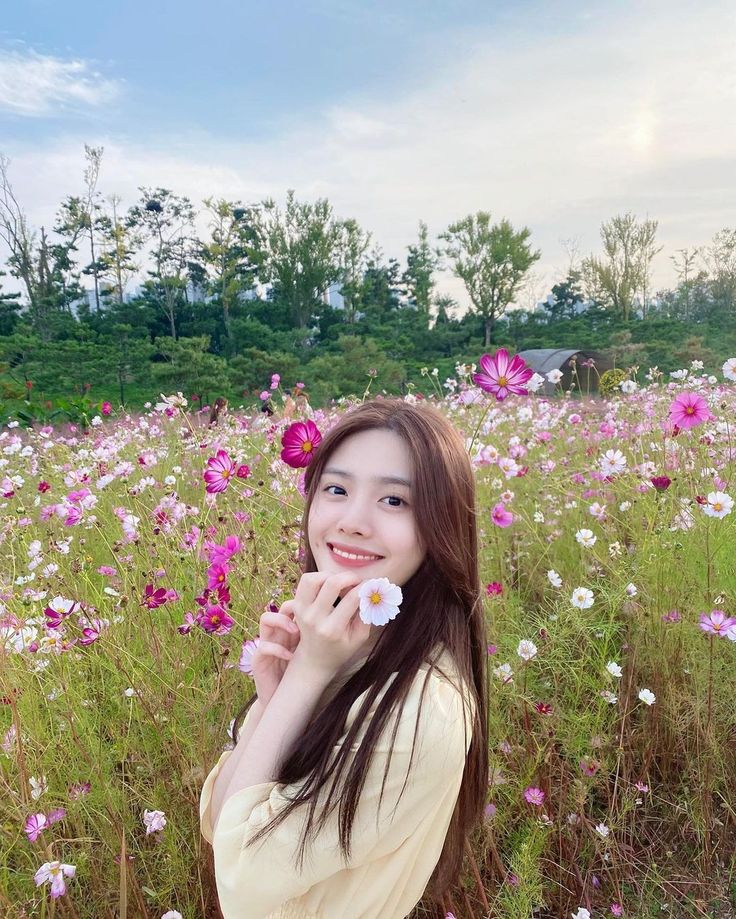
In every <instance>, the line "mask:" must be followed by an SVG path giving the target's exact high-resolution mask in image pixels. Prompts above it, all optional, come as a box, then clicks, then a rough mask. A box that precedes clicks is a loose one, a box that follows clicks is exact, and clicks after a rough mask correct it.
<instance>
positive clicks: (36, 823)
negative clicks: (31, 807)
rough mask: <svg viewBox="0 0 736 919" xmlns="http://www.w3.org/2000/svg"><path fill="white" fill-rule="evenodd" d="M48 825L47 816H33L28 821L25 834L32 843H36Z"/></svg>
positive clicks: (24, 829) (24, 828)
mask: <svg viewBox="0 0 736 919" xmlns="http://www.w3.org/2000/svg"><path fill="white" fill-rule="evenodd" d="M48 825H49V822H48V820H47V819H46V814H31V816H30V817H28V819H27V820H26V823H25V826H24V827H23V832H24V833H25V834H26V836H27V837H28V839H29V841H30V842H35V841H36V840H37V839H38V837H39V836H40V835H41V833H42V832H43V831H44V830H45V829H46V828H47V827H48Z"/></svg>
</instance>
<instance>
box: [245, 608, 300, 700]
mask: <svg viewBox="0 0 736 919" xmlns="http://www.w3.org/2000/svg"><path fill="white" fill-rule="evenodd" d="M293 603H294V601H293V600H286V602H284V603H282V604H281V607H280V608H279V611H278V612H277V613H272V612H270V611H269V612H265V613H263V614H262V615H261V618H260V621H259V632H258V637H259V639H260V640H259V642H258V647H257V648H256V650H255V651H254V652H253V656H252V657H251V670H252V674H253V679H254V680H255V684H256V694H257V696H258V700H259V702H260V703H261V705H262V706H263V707H264V708H265V707H266V705H268V703H269V701H270V699H271V696H272V695H273V694H274V693H275V692H276V688H277V687H278V685H279V683H280V682H281V679H282V677H283V675H284V673H286V668H287V667H288V666H289V661H290V660H291V658H292V657H293V655H294V651H295V650H296V647H297V645H298V644H299V641H300V639H301V633H300V631H299V626H298V625H297V624H296V622H294V608H293Z"/></svg>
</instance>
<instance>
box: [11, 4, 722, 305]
mask: <svg viewBox="0 0 736 919" xmlns="http://www.w3.org/2000/svg"><path fill="white" fill-rule="evenodd" d="M3 6H4V9H3V13H2V17H0V153H3V154H5V155H6V156H7V157H9V159H10V168H9V173H10V178H11V181H12V183H13V187H14V191H15V194H16V197H17V198H18V200H19V201H20V202H21V204H22V206H23V209H24V210H25V212H26V214H27V216H28V219H29V223H30V224H31V225H32V226H34V227H40V226H42V225H44V226H46V227H47V228H48V227H50V226H51V225H52V224H53V221H54V214H55V211H56V208H57V207H58V204H59V202H60V201H61V200H62V199H63V198H64V197H65V196H66V195H70V194H80V193H81V192H82V190H83V172H84V165H85V163H84V145H85V143H86V144H90V145H93V146H102V147H104V154H103V160H102V170H101V174H100V181H99V189H100V191H101V192H102V193H103V194H104V195H111V194H113V193H115V194H118V195H120V196H121V197H122V199H123V204H124V205H130V204H132V203H133V202H134V201H135V200H136V198H137V197H138V192H137V189H138V187H139V186H142V185H146V186H163V187H166V188H171V189H172V190H174V191H175V192H177V193H178V194H183V195H187V196H189V197H190V198H191V199H192V201H193V202H194V203H195V204H197V205H198V206H201V202H202V199H203V198H205V197H208V196H210V195H212V196H215V197H220V196H222V197H226V198H228V199H239V200H241V201H243V202H246V203H251V202H256V201H260V200H263V198H265V197H273V198H274V199H276V200H277V201H280V202H283V201H284V199H285V197H286V192H287V190H288V189H290V188H293V189H294V190H295V192H296V195H297V198H298V199H300V200H314V199H315V198H318V197H327V198H328V199H329V200H330V202H331V204H332V205H333V207H334V211H335V214H336V215H337V216H338V217H342V218H348V217H352V218H355V219H356V220H357V221H358V222H359V223H360V224H361V225H362V226H363V227H364V228H365V229H366V230H369V231H370V232H371V234H372V238H373V241H374V242H375V243H377V244H378V245H379V246H380V247H381V249H382V251H383V253H384V256H385V257H386V258H388V257H395V258H398V259H400V260H401V261H402V263H403V262H404V261H405V256H406V246H407V245H409V244H411V243H412V242H414V241H415V240H416V236H417V230H418V224H419V221H420V220H424V221H425V222H426V223H427V224H428V226H429V230H430V234H431V235H432V236H436V234H438V233H440V232H442V231H443V230H444V229H446V227H447V226H448V225H449V224H450V223H452V222H453V221H455V220H458V219H460V218H462V217H464V216H466V215H467V214H470V213H474V212H476V211H479V210H485V211H490V212H491V215H492V217H493V218H494V219H501V218H502V217H506V218H508V219H509V220H511V222H512V224H513V225H514V227H515V228H521V227H522V226H526V227H528V228H529V229H530V231H531V244H532V246H533V247H534V248H536V249H539V250H540V251H541V258H540V260H539V261H538V262H537V263H536V265H535V266H534V269H533V271H532V276H531V277H530V279H529V283H528V285H527V287H526V288H525V290H524V292H523V293H522V294H521V295H520V298H519V301H518V303H519V305H522V306H533V305H534V303H535V302H537V301H538V300H541V299H544V298H545V297H546V295H547V293H548V292H549V290H550V288H551V286H552V284H554V283H555V282H556V281H557V280H559V279H560V278H562V277H564V275H565V273H566V271H567V268H568V267H569V264H570V253H571V252H573V253H576V254H577V255H578V257H584V256H586V255H589V254H600V250H601V246H600V235H599V233H600V225H601V223H602V222H603V221H604V220H608V219H610V218H611V217H612V216H614V215H616V214H620V213H625V212H631V213H633V214H635V215H636V216H637V217H639V218H642V219H643V218H645V217H649V218H653V219H656V220H658V222H659V228H658V237H657V238H658V243H659V245H661V246H662V251H661V252H660V253H659V254H658V255H657V257H656V258H655V261H654V264H653V281H654V286H655V287H668V286H674V284H675V283H676V273H675V268H674V265H673V262H672V256H673V255H675V254H676V252H677V250H678V249H681V248H684V247H693V246H702V245H706V244H707V243H708V242H709V241H710V240H711V239H712V237H713V235H714V234H715V233H716V232H718V231H719V230H721V229H723V228H725V227H729V226H730V227H735V226H736V182H734V166H735V165H736V53H735V52H734V49H736V4H734V3H733V2H732V0H700V2H697V3H696V2H690V0H667V2H665V0H597V2H596V0H592V2H590V3H581V2H564V0H514V2H513V3H512V2H509V0H444V2H440V0H371V2H370V4H369V3H368V2H359V0H298V2H297V0H291V2H285V0H271V2H269V3H262V2H259V3H255V2H253V0H209V2H207V3H202V2H201V0H197V2H194V0H177V2H176V3H174V2H170V0H146V2H145V3H144V2H142V0H126V2H125V3H112V2H108V3H104V4H101V3H98V2H97V3H92V2H91V0H67V2H65V3H63V4H61V3H58V0H55V2H49V0H24V2H23V3H15V4H3ZM199 228H200V230H201V231H202V232H205V231H206V220H205V218H204V216H203V217H202V218H201V222H200V227H199ZM3 255H4V253H2V252H0V260H4V259H3V258H2V256H3ZM3 282H4V284H5V287H6V289H8V290H10V289H13V284H14V282H12V280H11V279H8V278H5V279H3ZM438 290H439V292H441V293H447V294H450V295H452V296H454V297H455V298H456V299H457V301H458V302H459V303H460V305H461V306H464V305H465V304H466V303H467V298H466V297H465V295H464V291H463V287H462V283H461V282H460V281H459V280H458V279H456V278H453V277H452V275H451V273H450V272H449V271H445V272H443V273H442V274H441V275H440V277H439V279H438Z"/></svg>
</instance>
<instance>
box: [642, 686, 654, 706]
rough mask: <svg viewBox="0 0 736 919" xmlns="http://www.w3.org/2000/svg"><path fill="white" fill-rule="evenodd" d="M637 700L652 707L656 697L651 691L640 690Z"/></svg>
mask: <svg viewBox="0 0 736 919" xmlns="http://www.w3.org/2000/svg"><path fill="white" fill-rule="evenodd" d="M639 698H640V699H641V701H642V702H644V703H646V704H647V705H654V703H655V702H656V701H657V697H656V696H655V695H654V693H653V692H652V691H651V689H640V690H639Z"/></svg>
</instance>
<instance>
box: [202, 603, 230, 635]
mask: <svg viewBox="0 0 736 919" xmlns="http://www.w3.org/2000/svg"><path fill="white" fill-rule="evenodd" d="M199 624H200V626H201V627H202V628H203V629H204V631H205V632H207V633H208V634H209V635H213V634H214V635H227V633H228V632H229V631H230V629H231V628H232V627H233V625H234V624H235V623H234V621H233V619H232V617H231V616H230V615H229V614H228V612H227V610H225V609H223V607H222V606H219V605H218V606H206V607H205V609H204V612H203V613H202V614H201V615H200V619H199Z"/></svg>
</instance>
